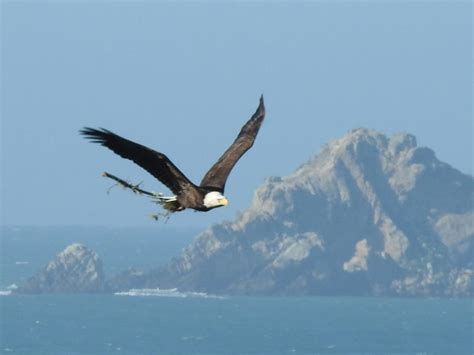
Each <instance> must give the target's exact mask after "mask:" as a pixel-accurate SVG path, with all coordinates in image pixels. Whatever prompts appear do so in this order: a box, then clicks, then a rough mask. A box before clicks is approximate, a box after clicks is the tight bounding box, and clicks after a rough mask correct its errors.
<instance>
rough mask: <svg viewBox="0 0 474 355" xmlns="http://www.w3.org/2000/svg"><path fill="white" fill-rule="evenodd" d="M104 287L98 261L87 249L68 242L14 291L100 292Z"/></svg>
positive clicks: (100, 266)
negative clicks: (53, 257)
mask: <svg viewBox="0 0 474 355" xmlns="http://www.w3.org/2000/svg"><path fill="white" fill-rule="evenodd" d="M105 289H106V283H105V277H104V272H103V269H102V261H101V260H100V258H99V257H98V255H97V254H96V253H95V252H94V251H92V250H91V249H89V248H87V247H85V246H83V245H81V244H71V245H69V246H68V247H66V249H64V250H63V251H62V252H60V253H59V254H58V255H57V256H56V258H55V259H54V260H53V261H51V262H49V263H48V265H47V266H46V267H45V268H44V269H43V270H42V271H40V272H39V273H38V274H36V275H34V276H33V277H31V278H29V279H28V280H27V281H26V282H25V283H24V284H22V285H20V287H19V288H18V289H16V290H15V293H77V292H102V291H104V290H105Z"/></svg>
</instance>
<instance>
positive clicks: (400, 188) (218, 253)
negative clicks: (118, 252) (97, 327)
mask: <svg viewBox="0 0 474 355" xmlns="http://www.w3.org/2000/svg"><path fill="white" fill-rule="evenodd" d="M473 200H474V180H473V178H472V177H471V176H467V175H464V174H462V173H460V172H459V171H457V170H455V169H453V168H452V167H450V166H449V165H448V164H446V163H443V162H440V161H439V160H438V159H437V158H436V156H435V154H434V152H433V151H432V150H430V149H429V148H425V147H418V146H417V144H416V139H415V137H414V136H412V135H409V134H404V133H401V134H397V135H394V136H393V137H390V138H388V137H386V136H385V135H383V134H381V133H378V132H375V131H371V130H366V129H356V130H353V131H351V132H349V133H348V134H347V135H345V136H344V137H342V138H341V139H338V140H335V141H333V142H331V143H330V144H328V145H327V146H326V147H324V149H323V150H322V151H321V153H319V154H318V155H316V156H315V157H314V158H312V159H311V160H310V161H308V162H307V163H305V164H303V165H302V166H301V167H300V168H299V169H297V170H296V171H295V172H294V173H293V174H291V175H290V176H287V177H284V178H269V179H268V180H267V181H266V182H265V183H264V184H263V185H262V186H261V187H260V188H258V189H257V191H256V193H255V196H254V199H253V202H252V204H251V206H250V208H248V209H247V210H246V211H244V212H243V213H242V214H241V215H240V216H239V217H238V218H236V220H234V221H231V222H226V223H223V224H220V225H215V226H213V227H211V228H209V229H208V230H207V231H205V232H204V233H202V234H201V235H200V236H199V237H198V238H197V239H196V240H195V242H194V243H193V244H192V245H190V246H189V247H188V248H187V249H186V250H185V252H184V253H183V255H182V256H180V257H179V258H177V259H175V260H173V261H172V262H171V263H170V264H169V265H168V267H167V268H166V269H162V270H160V271H158V272H154V273H151V274H149V275H148V276H147V278H144V279H143V280H147V281H146V282H145V284H146V285H148V286H161V287H167V286H170V287H171V286H172V287H180V288H181V289H192V290H200V291H206V292H223V293H253V294H259V293H262V294H331V295H332V294H347V295H379V294H384V295H439V296H456V295H473V294H474V280H473V278H474V262H473V258H472V255H473V251H474V247H473V240H474V238H473V236H474V210H473Z"/></svg>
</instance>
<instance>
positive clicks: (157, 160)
mask: <svg viewBox="0 0 474 355" xmlns="http://www.w3.org/2000/svg"><path fill="white" fill-rule="evenodd" d="M264 117H265V106H264V103H263V95H262V96H261V97H260V103H259V106H258V108H257V110H256V111H255V113H254V114H253V115H252V117H251V118H250V119H249V120H248V121H247V123H245V125H244V126H243V127H242V129H241V131H240V133H239V135H238V136H237V138H236V139H235V141H234V142H233V143H232V145H231V146H230V147H229V148H228V149H227V150H226V151H225V152H224V154H222V156H221V157H220V158H219V159H218V160H217V162H216V163H215V164H214V165H213V166H212V167H211V168H210V169H209V171H208V172H207V173H206V174H205V175H204V178H203V179H202V181H201V183H200V184H199V186H198V185H195V184H194V183H192V182H191V181H190V180H189V179H188V178H187V177H186V175H184V174H183V173H182V172H181V170H179V169H178V168H177V167H176V165H174V164H173V162H172V161H171V160H170V159H169V158H168V157H167V156H166V155H164V154H163V153H160V152H157V151H155V150H152V149H150V148H147V147H145V146H143V145H140V144H137V143H135V142H132V141H130V140H128V139H125V138H122V137H120V136H119V135H117V134H115V133H113V132H111V131H109V130H107V129H104V128H100V129H95V128H90V127H85V128H83V129H82V130H80V131H79V132H80V134H82V135H83V136H84V137H85V138H87V139H89V140H91V141H92V142H94V143H99V144H101V145H103V146H104V147H107V148H109V149H110V150H112V151H113V152H114V153H116V154H118V155H120V156H121V157H122V158H125V159H129V160H132V161H133V162H134V163H135V164H137V165H139V166H141V167H142V168H143V169H145V170H146V171H148V172H149V173H150V174H151V175H153V176H154V177H155V178H157V179H158V180H159V181H161V182H162V183H163V184H164V185H166V186H167V187H168V188H169V189H170V190H171V191H172V192H173V193H174V195H173V196H169V197H165V196H162V195H161V194H159V195H156V196H155V197H156V198H157V199H158V201H157V202H159V203H160V204H161V205H162V206H163V207H164V208H165V209H166V210H168V211H169V212H177V211H182V210H184V209H186V208H190V209H194V210H196V211H203V212H206V211H209V210H211V209H214V208H216V207H221V206H225V205H227V204H228V200H227V199H226V198H225V197H224V195H223V193H224V189H225V183H226V181H227V178H228V176H229V174H230V171H231V170H232V168H233V167H234V165H235V164H236V163H237V161H238V160H239V159H240V157H242V155H244V153H245V152H246V151H247V150H249V149H250V148H251V147H252V145H253V143H254V141H255V138H256V136H257V133H258V130H259V129H260V126H261V125H262V122H263V119H264ZM112 177H113V176H112ZM119 180H120V179H119Z"/></svg>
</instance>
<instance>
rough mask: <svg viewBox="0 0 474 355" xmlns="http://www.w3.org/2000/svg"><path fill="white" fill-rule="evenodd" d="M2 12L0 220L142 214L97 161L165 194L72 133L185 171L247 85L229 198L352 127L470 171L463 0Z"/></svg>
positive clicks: (468, 37)
mask: <svg viewBox="0 0 474 355" xmlns="http://www.w3.org/2000/svg"><path fill="white" fill-rule="evenodd" d="M1 10H2V21H1V22H2V25H1V26H2V28H1V30H2V32H1V36H2V56H1V60H2V61H1V69H2V88H1V89H2V93H1V98H2V103H1V106H2V112H1V115H2V120H1V123H2V127H1V130H2V137H1V149H2V155H1V157H2V159H1V160H2V165H1V169H2V173H1V186H2V189H1V201H2V210H1V216H2V221H1V223H2V224H5V225H118V226H121V225H123V226H134V225H150V224H152V223H155V222H153V221H151V220H150V219H149V218H147V215H148V214H149V213H152V212H154V211H156V208H155V206H153V205H152V204H151V203H150V202H149V201H148V200H146V199H145V198H140V197H136V196H133V195H131V194H130V193H129V192H128V191H121V190H120V189H115V190H112V192H111V194H109V195H107V194H106V190H107V189H108V187H109V186H110V185H111V181H108V180H106V179H104V178H102V177H100V173H101V172H102V171H104V170H105V171H108V172H110V173H113V174H116V175H118V176H120V177H124V178H128V179H130V180H131V181H133V182H139V181H143V182H144V185H143V186H144V187H145V188H147V189H150V190H155V191H163V192H165V193H166V192H168V191H167V190H166V188H165V187H164V186H163V185H161V184H160V183H158V182H156V181H155V180H154V178H153V177H151V176H149V175H148V174H147V173H146V172H145V171H143V170H141V169H140V168H139V167H137V166H135V165H134V164H133V163H132V162H130V161H126V160H123V159H121V158H120V157H118V156H116V155H114V154H113V153H112V152H110V151H108V150H107V149H105V148H102V147H100V146H98V145H92V144H90V143H87V142H86V141H85V140H83V139H82V138H81V137H80V136H79V135H78V133H77V131H78V130H79V129H80V128H82V127H83V126H92V127H106V128H108V129H110V130H112V131H114V132H116V133H118V134H120V135H123V136H125V137H127V138H129V139H132V140H135V141H137V142H140V143H142V144H145V145H147V146H149V147H151V148H154V149H156V150H159V151H162V152H164V153H165V154H167V155H168V157H170V159H172V160H173V161H174V162H175V163H176V164H177V165H178V166H179V167H180V168H181V170H183V172H184V173H185V174H187V175H188V177H190V178H191V179H192V180H193V181H195V182H199V181H200V178H201V176H202V175H203V174H204V173H205V171H206V170H207V168H208V167H209V166H211V165H212V164H213V163H214V162H215V160H216V159H217V158H218V157H219V156H220V154H221V153H222V152H223V151H224V150H225V149H226V148H227V146H228V145H229V144H230V143H231V142H232V141H233V139H234V138H235V136H236V134H237V133H238V131H239V129H240V127H241V125H242V124H243V123H244V122H245V121H246V120H247V119H248V117H249V116H250V115H251V114H252V113H253V112H254V110H255V108H256V106H257V103H258V97H259V95H260V94H261V93H264V95H265V100H266V106H267V117H266V121H265V123H264V125H263V127H262V129H261V131H260V134H259V137H258V139H257V142H256V144H255V146H254V148H253V149H252V150H251V151H249V152H248V153H247V154H246V155H245V156H244V157H243V158H242V160H241V161H240V162H239V163H238V165H237V166H236V168H235V169H234V171H233V172H232V174H231V176H230V178H229V180H228V183H227V189H226V196H227V197H228V198H229V200H230V205H229V206H227V207H225V208H220V209H217V210H214V211H211V212H209V213H206V214H202V213H193V212H190V211H185V212H183V213H180V214H175V215H174V216H173V217H172V218H171V220H170V221H169V222H168V223H173V224H176V225H186V226H205V225H208V224H210V223H217V222H219V221H222V220H225V219H232V218H233V217H235V215H236V214H237V213H238V211H242V210H243V209H245V208H246V207H247V206H248V205H249V204H250V201H251V198H252V195H253V192H254V190H255V188H257V187H258V186H259V185H260V184H261V183H262V182H263V181H264V179H265V178H266V177H268V176H284V175H287V174H289V173H291V172H292V171H293V170H294V169H295V168H296V167H298V166H299V165H301V164H302V163H303V162H304V161H306V160H307V159H309V158H310V157H311V156H313V155H314V154H316V153H317V152H318V151H319V150H320V148H321V146H322V145H323V144H325V143H327V142H328V141H330V140H331V139H334V138H337V137H340V136H342V135H343V134H345V133H346V132H347V131H348V130H350V129H352V128H356V127H367V128H373V129H377V130H380V131H382V132H384V133H387V134H393V133H395V132H399V131H406V132H409V133H412V134H415V135H416V136H417V138H418V143H419V144H420V145H425V146H429V147H431V148H432V149H434V150H435V152H436V153H437V156H438V157H439V158H440V159H441V160H443V161H446V162H448V163H449V164H451V165H452V166H454V167H455V168H457V169H460V170H461V171H463V172H464V173H472V164H473V157H472V154H473V153H472V134H473V131H472V87H471V84H472V54H471V49H472V32H471V25H472V24H471V21H472V19H471V15H472V4H471V3H470V2H468V1H466V2H445V3H443V2H436V3H435V2H424V1H420V2H409V1H404V2H384V1H381V2H380V1H378V2H370V1H363V2H356V1H348V2H325V1H324V2H318V1H314V2H275V3H271V2H263V1H260V2H250V1H249V2H226V3H225V4H224V3H222V2H217V1H203V2H180V3H172V2H148V1H139V2H132V1H130V2H109V1H107V2H106V1H104V2H80V1H78V2H69V3H68V2H44V3H38V2H14V1H6V2H5V1H4V2H2V5H1Z"/></svg>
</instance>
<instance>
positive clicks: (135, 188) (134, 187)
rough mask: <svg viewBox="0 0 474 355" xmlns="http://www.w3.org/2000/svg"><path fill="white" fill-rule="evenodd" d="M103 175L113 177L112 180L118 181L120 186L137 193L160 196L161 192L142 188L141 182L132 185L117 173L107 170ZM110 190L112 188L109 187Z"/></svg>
mask: <svg viewBox="0 0 474 355" xmlns="http://www.w3.org/2000/svg"><path fill="white" fill-rule="evenodd" d="M102 176H105V177H108V178H109V179H112V180H114V181H116V182H117V185H120V186H122V187H123V188H126V189H130V190H132V192H133V193H135V194H143V195H147V196H151V197H158V196H159V194H156V193H153V192H149V191H145V190H142V189H141V188H140V187H139V186H140V184H141V183H140V184H136V185H132V184H130V183H128V182H127V181H125V180H123V179H120V178H118V177H116V176H115V175H112V174H109V173H107V172H105V171H104V172H103V173H102ZM109 191H110V189H109Z"/></svg>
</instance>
